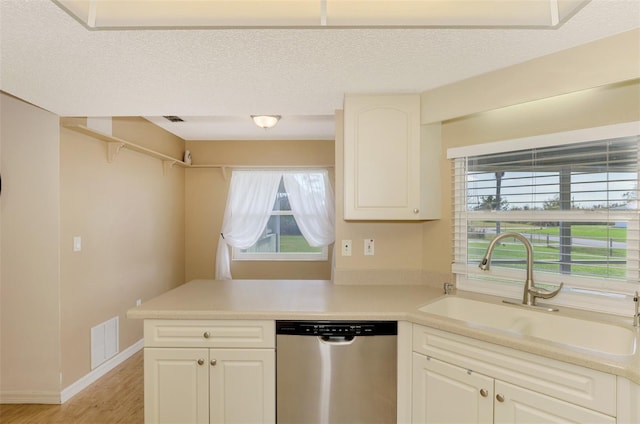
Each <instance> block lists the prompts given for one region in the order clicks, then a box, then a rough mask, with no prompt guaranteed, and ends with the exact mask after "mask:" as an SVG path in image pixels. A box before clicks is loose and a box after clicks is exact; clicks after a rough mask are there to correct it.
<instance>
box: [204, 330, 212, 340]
mask: <svg viewBox="0 0 640 424" xmlns="http://www.w3.org/2000/svg"><path fill="white" fill-rule="evenodd" d="M203 336H204V338H205V339H208V338H209V337H211V333H209V332H208V331H205V332H204V334H203Z"/></svg>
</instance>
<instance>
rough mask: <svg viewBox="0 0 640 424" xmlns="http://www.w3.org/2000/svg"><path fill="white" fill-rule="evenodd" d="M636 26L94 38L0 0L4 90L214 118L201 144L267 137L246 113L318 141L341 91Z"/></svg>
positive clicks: (40, 10)
mask: <svg viewBox="0 0 640 424" xmlns="http://www.w3.org/2000/svg"><path fill="white" fill-rule="evenodd" d="M638 27H640V0H592V1H591V2H590V3H588V4H587V5H586V6H585V7H584V8H583V9H582V10H580V11H579V12H578V13H577V14H576V15H575V16H574V17H573V18H572V19H570V20H569V21H568V22H567V23H565V24H564V25H563V26H562V27H560V28H559V29H418V28H413V29H397V28H396V29H380V28H378V29H216V30H196V29H194V30H123V31H120V30H117V31H116V30H112V31H89V30H87V29H86V28H85V27H84V26H82V25H81V24H80V23H79V22H78V21H76V20H75V19H73V18H72V17H71V16H69V15H68V14H67V13H66V12H64V11H63V10H62V9H61V8H59V7H58V6H57V5H56V4H54V3H53V2H51V1H49V0H31V1H23V0H0V36H1V38H0V43H1V44H0V53H1V55H0V59H1V62H0V89H1V90H2V91H5V92H7V93H9V94H12V95H14V96H16V97H19V98H22V99H24V100H26V101H28V102H31V103H34V104H36V105H38V106H40V107H42V108H44V109H47V110H50V111H52V112H54V113H57V114H59V115H62V116H162V115H178V116H188V117H211V119H210V120H212V121H213V124H212V125H209V126H208V127H207V128H208V130H207V131H210V132H211V131H213V133H211V135H210V136H206V137H202V136H198V137H195V138H205V139H216V138H227V139H230V138H252V139H256V138H270V137H272V138H273V134H275V133H274V132H270V131H271V130H269V131H266V132H265V131H263V130H260V131H259V132H258V133H257V134H254V133H249V132H248V131H249V128H250V127H251V125H253V124H252V123H251V121H250V120H249V119H248V116H249V115H251V114H279V115H282V116H283V119H282V121H281V122H280V124H279V127H280V126H281V128H280V129H279V131H280V132H281V134H279V135H278V137H277V138H301V137H300V134H297V133H296V134H294V131H292V133H291V134H289V133H288V132H287V128H286V126H285V124H286V123H287V121H289V122H295V121H296V120H298V122H299V121H300V120H304V117H305V116H309V117H310V118H311V119H312V121H313V122H315V123H316V125H309V126H308V127H307V129H306V130H305V127H304V126H302V131H303V134H302V136H304V135H307V136H308V138H322V137H320V136H318V134H320V133H322V132H323V131H325V132H326V131H329V134H332V132H331V131H332V127H331V125H332V123H331V122H329V124H328V125H329V127H330V129H327V128H329V127H327V126H326V123H325V126H324V127H323V126H322V125H320V124H318V122H319V121H322V119H321V117H322V116H331V115H333V113H334V110H335V109H340V108H341V107H342V99H343V95H344V93H347V92H349V93H354V92H383V93H384V92H421V91H426V90H428V89H431V88H435V87H438V86H442V85H445V84H449V83H452V82H455V81H459V80H462V79H466V78H469V77H472V76H475V75H479V74H482V73H486V72H488V71H492V70H495V69H499V68H503V67H506V66H509V65H513V64H516V63H521V62H524V61H527V60H529V59H532V58H535V57H539V56H543V55H546V54H550V53H553V52H556V51H560V50H563V49H567V48H570V47H574V46H577V45H580V44H584V43H587V42H590V41H593V40H596V39H600V38H604V37H607V36H610V35H614V34H617V33H620V32H624V31H627V30H631V29H634V28H638ZM245 117H246V119H244V118H245ZM287 117H291V118H292V119H287ZM294 117H295V118H294ZM329 121H330V120H329ZM216 122H217V123H218V124H217V125H218V126H216V124H215V123H216ZM233 122H236V126H235V127H234V126H233ZM221 123H223V124H224V125H225V128H224V131H222V127H221V125H222V124H221ZM201 126H202V127H203V128H204V127H205V125H201ZM298 127H300V125H298ZM216 128H217V130H216ZM276 128H278V127H276ZM323 128H324V129H323ZM274 130H275V129H274ZM216 131H217V132H216ZM251 131H255V129H254V128H251ZM296 131H300V130H299V129H298V130H296ZM312 132H316V133H318V134H315V135H314V134H312ZM221 133H225V137H220V136H219V135H220V134H221ZM227 133H230V135H229V134H227ZM189 138H191V137H189ZM303 138H305V137H303Z"/></svg>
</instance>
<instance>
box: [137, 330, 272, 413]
mask: <svg viewBox="0 0 640 424" xmlns="http://www.w3.org/2000/svg"><path fill="white" fill-rule="evenodd" d="M181 345H182V346H183V347H180V346H181ZM198 345H200V346H198ZM184 346H186V347H184ZM234 346H236V347H235V348H234ZM274 347H275V331H274V329H273V322H272V321H206V320H204V321H189V320H186V321H180V320H146V321H145V350H144V356H145V358H144V374H145V375H144V384H145V422H147V423H165V422H166V423H169V422H173V423H178V422H181V423H186V422H189V423H258V422H260V423H273V422H275V407H276V402H275V349H274Z"/></svg>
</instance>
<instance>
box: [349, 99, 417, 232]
mask: <svg viewBox="0 0 640 424" xmlns="http://www.w3.org/2000/svg"><path fill="white" fill-rule="evenodd" d="M420 166H421V156H420V97H419V96H418V95H355V96H351V95H349V96H346V97H345V103H344V181H345V184H344V190H345V201H344V218H345V219H381V220H392V219H400V220H402V219H409V220H410V219H421V217H420V207H421V199H420V197H421V192H420V188H421V175H420Z"/></svg>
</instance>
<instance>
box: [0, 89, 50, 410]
mask: <svg viewBox="0 0 640 424" xmlns="http://www.w3.org/2000/svg"><path fill="white" fill-rule="evenodd" d="M0 131H1V132H0V142H1V147H0V150H1V151H2V163H1V170H2V194H1V196H0V207H1V210H2V215H1V217H2V221H1V223H0V227H1V234H2V242H1V247H0V248H1V256H2V259H1V261H2V262H1V263H2V269H1V275H0V328H1V333H0V335H1V337H2V338H1V339H0V401H2V402H5V401H19V400H20V399H25V398H26V399H39V400H40V401H42V402H46V401H48V402H55V401H56V400H57V399H59V392H60V374H59V372H60V322H59V305H60V302H59V299H60V294H59V290H60V268H59V264H60V238H59V228H60V211H59V207H60V200H59V195H60V178H59V175H60V174H59V162H58V157H59V153H58V152H59V130H58V117H57V116H56V115H53V114H51V113H49V112H46V111H44V110H42V109H39V108H37V107H34V106H32V105H30V104H27V103H24V102H22V101H20V100H18V99H15V98H13V97H10V96H8V95H6V94H4V93H0Z"/></svg>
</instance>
